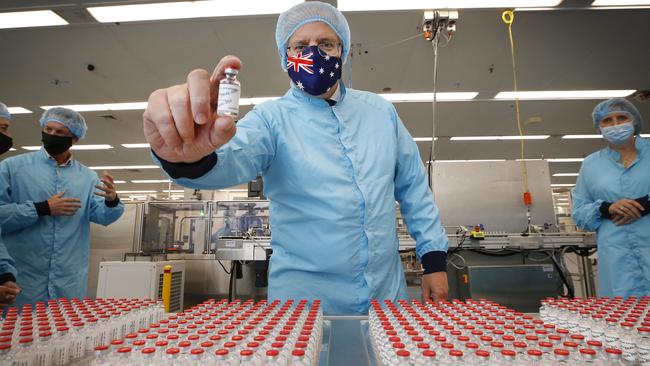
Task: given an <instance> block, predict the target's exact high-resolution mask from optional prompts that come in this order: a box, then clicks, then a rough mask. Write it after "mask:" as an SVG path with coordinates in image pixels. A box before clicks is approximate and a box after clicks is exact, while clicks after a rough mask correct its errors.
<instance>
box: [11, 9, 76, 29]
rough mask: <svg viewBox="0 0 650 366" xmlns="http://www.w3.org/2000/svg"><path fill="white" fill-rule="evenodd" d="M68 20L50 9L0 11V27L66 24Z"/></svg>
mask: <svg viewBox="0 0 650 366" xmlns="http://www.w3.org/2000/svg"><path fill="white" fill-rule="evenodd" d="M66 24H68V22H66V21H65V19H63V18H61V17H60V16H58V15H57V14H56V13H55V12H53V11H52V10H35V11H14V12H10V13H0V29H8V28H28V27H47V26H52V25H66Z"/></svg>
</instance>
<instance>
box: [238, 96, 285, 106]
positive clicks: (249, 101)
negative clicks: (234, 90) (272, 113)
mask: <svg viewBox="0 0 650 366" xmlns="http://www.w3.org/2000/svg"><path fill="white" fill-rule="evenodd" d="M276 99H280V97H256V98H239V105H240V106H242V105H257V104H260V103H264V102H266V101H269V100H276Z"/></svg>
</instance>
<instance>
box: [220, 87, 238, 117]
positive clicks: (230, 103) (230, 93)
mask: <svg viewBox="0 0 650 366" xmlns="http://www.w3.org/2000/svg"><path fill="white" fill-rule="evenodd" d="M240 93H241V87H240V86H239V85H237V84H226V83H221V84H219V101H218V103H217V114H218V115H220V116H235V117H236V116H238V115H239V95H240Z"/></svg>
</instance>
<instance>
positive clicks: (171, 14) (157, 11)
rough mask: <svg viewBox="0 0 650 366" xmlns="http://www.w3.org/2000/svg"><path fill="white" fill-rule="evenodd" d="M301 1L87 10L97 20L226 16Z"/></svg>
mask: <svg viewBox="0 0 650 366" xmlns="http://www.w3.org/2000/svg"><path fill="white" fill-rule="evenodd" d="M302 2H303V0H274V1H268V0H245V1H225V0H212V1H179V2H171V3H153V4H140V5H118V6H99V7H90V8H87V10H88V11H89V12H90V14H92V16H93V17H94V18H95V19H97V21H98V22H101V23H113V22H133V21H146V20H166V19H188V18H209V17H227V16H242V15H261V14H279V13H282V12H283V11H285V10H287V9H289V8H290V7H292V6H294V5H296V4H299V3H302Z"/></svg>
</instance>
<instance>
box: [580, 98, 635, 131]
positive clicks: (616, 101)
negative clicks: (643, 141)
mask: <svg viewBox="0 0 650 366" xmlns="http://www.w3.org/2000/svg"><path fill="white" fill-rule="evenodd" d="M619 112H623V113H626V114H627V115H629V116H630V117H632V120H633V123H634V133H635V134H637V135H638V134H639V133H641V129H642V128H643V117H641V113H639V110H638V109H636V107H635V106H634V104H632V102H630V101H629V100H627V99H623V98H612V99H607V100H606V101H603V102H600V103H599V104H598V105H597V106H596V107H595V108H594V111H593V112H591V118H592V119H593V120H594V127H596V130H597V131H598V132H600V121H602V120H603V118H605V117H607V116H609V115H610V114H612V113H619Z"/></svg>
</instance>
